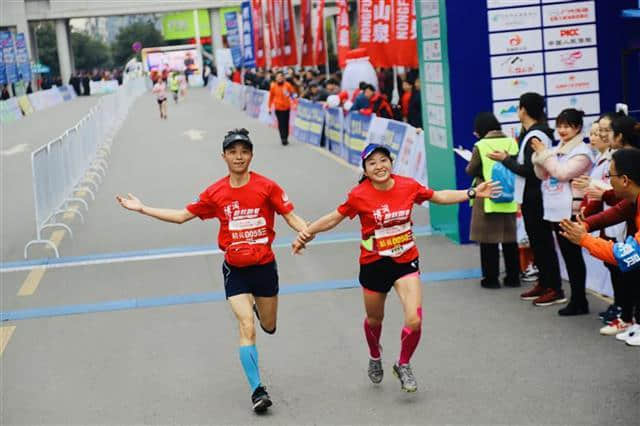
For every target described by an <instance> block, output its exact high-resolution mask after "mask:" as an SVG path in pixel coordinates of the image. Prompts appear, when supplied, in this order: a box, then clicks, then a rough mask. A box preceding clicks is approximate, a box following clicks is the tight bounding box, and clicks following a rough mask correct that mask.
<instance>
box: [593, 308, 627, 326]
mask: <svg viewBox="0 0 640 426" xmlns="http://www.w3.org/2000/svg"><path fill="white" fill-rule="evenodd" d="M620 315H622V308H621V307H620V306H617V305H609V307H608V308H607V310H606V311H604V312H600V313H599V314H598V316H599V317H600V319H601V320H602V322H603V323H604V324H608V323H610V322H611V321H613V320H614V319H616V318H618V317H620Z"/></svg>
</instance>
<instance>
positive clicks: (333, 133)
mask: <svg viewBox="0 0 640 426" xmlns="http://www.w3.org/2000/svg"><path fill="white" fill-rule="evenodd" d="M342 121H343V115H342V110H341V109H340V108H327V113H326V119H325V123H326V125H325V135H326V137H327V145H328V146H329V149H330V150H331V152H332V153H334V154H335V155H337V156H338V157H343V156H344V155H345V153H344V151H343V147H344V144H343V143H342Z"/></svg>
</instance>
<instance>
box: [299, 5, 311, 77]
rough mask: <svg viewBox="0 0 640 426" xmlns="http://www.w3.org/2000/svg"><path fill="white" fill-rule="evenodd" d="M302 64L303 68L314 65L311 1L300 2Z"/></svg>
mask: <svg viewBox="0 0 640 426" xmlns="http://www.w3.org/2000/svg"><path fill="white" fill-rule="evenodd" d="M300 39H301V40H302V44H301V47H300V49H301V50H302V52H301V60H300V64H301V65H302V66H303V67H306V66H311V65H314V61H313V34H312V32H311V0H300Z"/></svg>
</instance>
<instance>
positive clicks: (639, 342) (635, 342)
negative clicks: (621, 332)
mask: <svg viewBox="0 0 640 426" xmlns="http://www.w3.org/2000/svg"><path fill="white" fill-rule="evenodd" d="M626 343H627V345H629V346H640V331H637V332H636V333H635V334H634V335H633V336H631V337H629V338H628V339H627V340H626Z"/></svg>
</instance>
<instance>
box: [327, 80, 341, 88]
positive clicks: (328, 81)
mask: <svg viewBox="0 0 640 426" xmlns="http://www.w3.org/2000/svg"><path fill="white" fill-rule="evenodd" d="M326 84H327V85H329V84H335V85H336V86H339V85H340V83H338V81H337V80H336V79H335V78H330V79H329V80H327V83H326Z"/></svg>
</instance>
